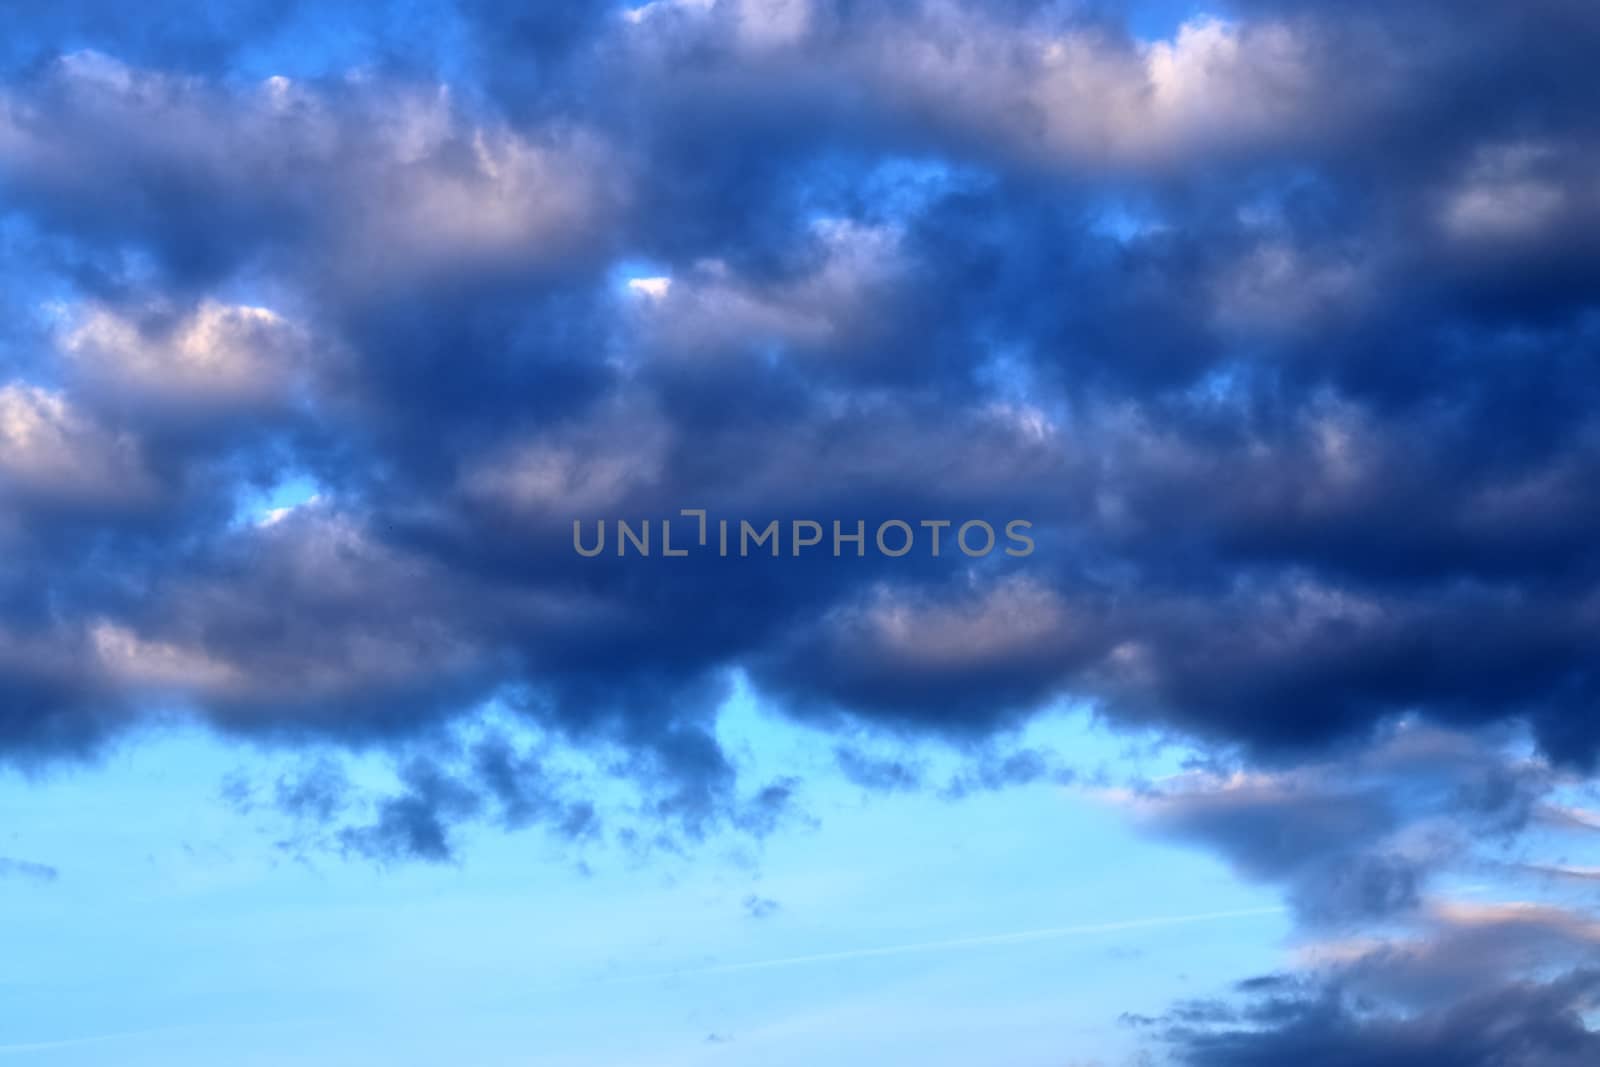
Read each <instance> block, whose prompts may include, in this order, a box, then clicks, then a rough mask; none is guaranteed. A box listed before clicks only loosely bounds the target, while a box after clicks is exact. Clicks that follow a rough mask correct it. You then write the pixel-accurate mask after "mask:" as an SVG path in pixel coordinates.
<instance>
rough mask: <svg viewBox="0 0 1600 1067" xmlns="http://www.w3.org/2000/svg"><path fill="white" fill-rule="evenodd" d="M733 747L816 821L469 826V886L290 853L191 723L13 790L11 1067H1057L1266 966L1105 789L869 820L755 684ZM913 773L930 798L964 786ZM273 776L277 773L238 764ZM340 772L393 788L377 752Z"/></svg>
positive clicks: (1058, 742)
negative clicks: (40, 870)
mask: <svg viewBox="0 0 1600 1067" xmlns="http://www.w3.org/2000/svg"><path fill="white" fill-rule="evenodd" d="M719 734H720V735H721V739H722V740H723V741H724V743H725V744H727V745H728V746H729V747H730V749H732V750H734V751H737V752H742V753H747V754H749V755H747V756H744V757H741V758H742V759H744V760H745V761H746V765H745V766H744V767H743V770H744V771H745V772H746V773H747V775H748V776H749V777H750V778H751V780H753V781H754V780H760V779H762V778H763V777H766V776H769V775H773V774H793V775H797V776H799V777H800V778H801V779H802V782H803V784H802V787H801V790H800V794H799V797H800V803H801V805H802V807H803V808H804V811H805V813H806V815H807V820H802V821H800V822H798V823H791V824H789V825H788V826H786V827H785V829H784V831H783V832H780V833H778V834H775V835H773V836H772V837H770V838H768V839H766V840H765V841H762V842H759V843H756V842H752V841H751V840H749V839H748V838H745V837H742V836H740V835H736V834H719V835H714V836H713V837H711V838H710V839H708V840H706V841H704V842H701V843H699V844H697V845H694V846H691V848H690V849H689V850H688V851H687V852H685V853H683V854H674V853H672V852H667V851H652V852H647V853H637V852H631V851H629V850H627V849H623V848H618V847H615V846H610V845H606V846H599V847H596V846H589V847H586V848H584V849H582V850H581V853H579V852H575V851H574V846H573V845H572V844H570V843H566V842H562V841H559V840H555V839H553V838H551V837H549V836H546V835H543V834H541V833H537V832H527V833H522V834H505V833H503V832H501V831H499V830H495V829H490V828H488V827H485V828H483V829H482V830H481V831H474V832H468V833H466V834H464V835H463V838H462V842H461V854H462V861H463V862H462V864H461V865H460V866H451V865H446V866H425V865H415V864H402V865H392V866H387V867H385V866H378V865H374V864H371V863H368V862H365V861H360V860H353V859H346V858H340V857H336V856H332V855H316V854H313V855H311V856H309V857H306V858H304V859H295V858H293V857H292V856H291V855H290V854H288V853H286V852H284V851H283V850H280V849H279V848H277V847H276V844H275V840H276V839H275V837H274V835H273V832H272V827H271V826H270V820H268V821H265V822H264V821H263V820H262V819H261V818H260V816H259V813H255V814H252V813H243V812H240V811H239V810H236V809H235V808H233V807H231V806H229V805H227V804H224V803H221V802H220V801H219V799H218V789H219V782H220V781H221V780H222V779H223V778H224V777H225V776H226V775H227V774H228V773H229V772H230V771H233V770H236V769H238V768H239V760H240V756H239V754H238V750H236V749H234V748H232V747H230V746H227V745H224V744H222V743H220V742H219V741H217V740H215V739H212V738H210V737H208V736H207V735H205V734H203V733H201V732H199V731H195V730H174V731H173V732H171V733H169V734H167V735H164V736H162V737H159V738H155V739H149V738H147V739H145V741H144V743H142V744H140V745H137V746H134V745H130V746H127V747H125V748H119V749H116V750H114V751H112V752H111V753H110V754H109V755H108V756H106V757H105V759H104V765H103V766H101V767H100V768H99V769H98V770H97V771H96V772H95V773H93V774H79V773H75V772H74V771H72V770H63V771H61V772H59V773H57V774H55V775H53V776H52V777H51V778H49V779H48V780H46V781H43V782H33V783H32V784H31V785H30V784H29V783H26V782H24V781H22V780H20V779H19V778H16V777H8V778H5V779H0V811H4V812H6V813H7V814H8V816H9V817H8V818H7V820H6V822H7V825H8V826H9V827H10V829H9V830H8V831H7V832H6V834H5V836H4V837H3V838H0V842H3V845H0V854H6V855H13V856H15V857H18V858H23V859H26V860H28V861H31V862H36V863H46V864H49V865H51V866H54V867H56V868H57V869H58V870H59V871H60V877H59V878H58V879H57V880H56V881H54V882H50V883H44V882H36V881H25V880H17V879H9V880H4V881H0V916H3V918H0V941H3V943H4V944H5V945H6V946H7V950H6V952H5V953H4V954H0V990H3V991H4V996H3V997H0V1000H3V1003H4V1004H5V1011H4V1013H3V1014H0V1056H5V1057H8V1058H9V1059H11V1060H15V1061H17V1062H27V1063H41V1064H44V1063H50V1064H90V1063H104V1062H107V1057H108V1056H109V1057H111V1058H114V1059H115V1061H116V1062H118V1063H120V1064H143V1063H150V1064H154V1063H161V1064H166V1065H171V1064H186V1063H197V1064H198V1063H213V1062H216V1060H217V1058H218V1057H219V1056H221V1055H225V1056H226V1058H227V1060H228V1062H230V1063H235V1062H237V1063H253V1062H260V1063H280V1062H285V1061H287V1060H293V1061H294V1062H298V1063H311V1064H317V1063H330V1064H331V1063H338V1064H351V1063H386V1064H409V1063H418V1064H421V1063H436V1062H439V1061H440V1060H441V1059H449V1060H452V1061H454V1062H473V1063H481V1064H499V1063H506V1064H510V1063H519V1064H525V1063H528V1062H536V1063H540V1064H573V1065H579V1064H582V1065H592V1067H598V1065H601V1064H630V1063H639V1062H646V1061H648V1062H650V1063H652V1064H701V1063H705V1064H715V1063H750V1062H760V1063H763V1064H774V1065H781V1064H802V1063H804V1064H814V1063H815V1062H817V1061H818V1060H819V1059H822V1058H824V1057H827V1058H831V1059H833V1060H834V1061H836V1062H839V1063H841V1064H854V1063H861V1064H866V1063H881V1062H918V1063H924V1064H952V1065H953V1064H958V1063H959V1064H970V1063H972V1062H975V1060H989V1061H993V1060H994V1059H995V1058H997V1057H998V1058H999V1059H1001V1060H1003V1061H1004V1062H1007V1063H1014V1064H1030V1063H1037V1064H1041V1065H1043V1064H1054V1063H1059V1062H1060V1061H1061V1058H1062V1057H1063V1056H1064V1055H1077V1056H1083V1057H1087V1056H1091V1055H1107V1056H1109V1055H1111V1054H1114V1053H1120V1051H1125V1050H1127V1049H1129V1048H1131V1044H1130V1043H1131V1041H1132V1040H1133V1039H1134V1036H1135V1035H1134V1034H1133V1033H1132V1032H1130V1031H1128V1030H1127V1029H1126V1028H1124V1027H1122V1026H1120V1025H1119V1024H1118V1022H1117V1019H1118V1017H1119V1015H1120V1014H1121V1013H1122V1012H1125V1011H1129V1010H1133V1011H1139V1010H1148V1011H1150V1012H1152V1013H1153V1012H1156V1011H1158V1010H1159V1009H1160V1008H1161V1007H1162V1006H1163V1005H1164V1004H1165V1003H1166V1002H1168V1001H1169V1000H1170V999H1172V998H1173V997H1178V996H1184V995H1198V994H1201V993H1206V992H1211V991H1214V990H1215V989H1217V988H1220V987H1222V986H1224V985H1225V984H1226V983H1227V982H1228V981H1231V980H1232V979H1235V978H1237V977H1238V976H1239V974H1240V973H1247V972H1250V971H1252V970H1270V969H1272V968H1273V967H1274V965H1275V964H1276V963H1277V962H1278V960H1279V951H1280V949H1279V945H1280V942H1281V939H1282V938H1283V936H1284V935H1285V932H1286V930H1287V919H1286V917H1284V916H1283V915H1282V914H1281V912H1280V911H1278V910H1276V909H1277V907H1278V904H1279V902H1278V901H1277V900H1276V899H1275V898H1274V897H1273V895H1272V894H1271V893H1270V892H1267V891H1265V890H1262V889H1260V888H1258V887H1251V886H1246V885H1241V884H1240V883H1238V882H1237V881H1236V880H1235V879H1233V878H1232V877H1230V876H1229V874H1228V873H1227V871H1226V870H1225V869H1224V868H1223V866H1222V865H1221V864H1220V863H1219V862H1218V861H1217V860H1216V859H1214V858H1212V857H1209V856H1207V855H1205V854H1203V853H1200V852H1198V851H1195V852H1190V851H1184V850H1176V849H1173V848H1171V847H1169V846H1166V845H1163V844H1160V843H1157V842H1153V841H1150V840H1147V839H1145V838H1143V837H1141V836H1139V835H1138V834H1137V833H1135V832H1134V831H1133V830H1132V829H1131V828H1130V827H1129V825H1128V824H1127V822H1126V821H1125V819H1124V817H1123V815H1122V814H1121V813H1119V812H1118V811H1117V810H1116V809H1115V808H1114V806H1111V805H1107V804H1105V803H1102V802H1100V801H1099V800H1097V799H1096V798H1095V796H1094V790H1093V789H1092V788H1085V787H1067V786H1062V785H1059V784H1055V783H1044V782H1041V783H1036V784H1033V785H1029V786H1018V787H1012V788H1007V789H1001V790H996V791H990V792H983V791H980V792H974V793H970V794H969V795H967V796H966V797H965V798H964V799H962V800H960V801H951V800H946V799H942V798H940V797H939V796H938V795H936V793H932V792H915V793H904V794H896V795H884V794H879V793H870V792H868V791H866V790H863V789H862V788H860V787H859V786H856V785H854V784H852V783H850V782H848V781H847V780H845V779H844V778H843V777H842V776H841V775H839V774H838V773H837V772H836V771H834V770H833V769H832V762H833V756H832V745H833V743H834V742H833V740H832V739H831V738H830V737H829V736H827V735H823V734H821V733H814V732H813V731H811V730H809V729H808V728H806V727H803V726H797V725H795V724H794V723H793V722H792V721H790V720H788V719H785V718H783V717H781V716H779V715H776V714H774V713H772V712H771V711H769V710H767V709H764V708H762V707H760V706H759V705H758V704H757V703H756V701H755V699H754V698H753V697H752V695H751V693H750V691H749V690H748V688H747V687H743V686H740V687H738V688H737V690H736V692H735V695H734V696H733V698H732V699H731V700H730V701H729V703H728V706H727V707H726V708H725V709H724V711H723V716H722V721H721V724H720V727H719ZM1015 741H1016V743H1017V744H1025V745H1035V746H1049V747H1050V748H1051V749H1052V750H1053V751H1055V752H1056V753H1057V754H1058V755H1059V756H1060V757H1061V758H1062V760H1063V761H1064V762H1065V763H1067V764H1069V765H1071V766H1074V767H1078V768H1080V769H1089V770H1094V769H1107V770H1110V771H1111V772H1112V773H1114V774H1121V773H1140V774H1149V775H1156V774H1159V773H1162V772H1163V771H1164V770H1166V769H1169V768H1171V767H1174V766H1176V765H1177V762H1178V761H1179V760H1181V753H1180V752H1178V751H1176V750H1167V749H1154V750H1149V749H1145V748H1143V747H1141V746H1138V745H1134V746H1131V747H1130V744H1129V742H1128V740H1127V739H1125V738H1121V737H1117V736H1115V735H1113V734H1111V733H1109V732H1107V731H1106V730H1104V729H1102V728H1100V727H1098V726H1095V725H1094V724H1093V723H1092V721H1091V720H1090V718H1089V717H1088V716H1087V715H1085V714H1083V713H1082V712H1070V711H1063V712H1062V713H1061V714H1059V715H1055V716H1050V717H1048V718H1047V719H1046V720H1045V721H1044V722H1042V723H1041V724H1040V725H1038V726H1036V727H1034V728H1032V729H1030V730H1029V731H1028V732H1027V733H1026V735H1024V736H1022V737H1019V738H1016V739H1015ZM890 747H891V748H893V747H894V746H890ZM757 754H759V755H757ZM912 755H920V757H921V758H923V759H924V760H925V761H926V762H927V763H928V765H929V768H930V774H931V775H932V777H933V780H934V781H938V780H939V778H938V774H939V772H940V771H941V769H947V768H949V767H953V766H954V765H955V763H956V759H955V753H954V752H952V751H942V752H941V751H938V750H936V749H935V750H926V751H923V752H921V753H913V754H912ZM282 766H283V760H282V759H281V758H280V757H279V756H278V755H277V754H275V753H273V752H272V751H270V750H265V749H263V750H260V751H259V752H257V754H255V755H253V756H250V757H248V759H247V762H246V764H245V767H244V769H245V770H246V771H248V772H251V773H255V774H258V775H265V776H267V777H268V778H270V777H271V776H272V775H273V774H275V773H277V772H278V771H279V770H281V768H282ZM347 766H348V767H349V769H350V775H351V778H352V779H353V780H354V781H356V782H357V783H358V784H360V785H366V786H375V787H377V786H382V785H383V784H384V783H386V782H388V781H389V780H390V775H389V772H388V770H387V768H386V763H385V760H384V758H383V757H382V755H381V754H378V753H368V754H365V755H361V756H357V757H354V758H352V759H349V760H347ZM130 810H138V811H141V812H146V813H149V815H148V817H147V818H146V819H145V820H143V821H142V822H140V823H138V824H130V823H129V822H128V820H126V818H125V817H124V813H125V812H127V811H130ZM22 811H26V812H27V816H28V817H27V818H26V819H25V820H24V819H22V818H20V813H21V812H22ZM886 842H887V843H889V844H886ZM580 854H581V859H582V861H583V864H582V867H581V868H580V865H579V863H578V862H577V860H578V858H579V856H580ZM750 898H755V899H757V900H760V901H767V902H771V903H770V905H768V906H767V907H765V908H757V909H754V910H756V911H769V913H768V914H766V915H765V916H764V917H755V916H753V915H752V914H751V911H752V909H751V908H749V907H748V906H747V903H746V902H747V901H748V900H749V899H750ZM201 1020H203V1024H202V1023H200V1022H199V1021H201ZM118 1035H121V1036H118Z"/></svg>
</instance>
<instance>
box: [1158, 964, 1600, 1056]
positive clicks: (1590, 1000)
mask: <svg viewBox="0 0 1600 1067" xmlns="http://www.w3.org/2000/svg"><path fill="white" fill-rule="evenodd" d="M1597 987H1600V975H1596V974H1595V973H1594V972H1593V971H1575V972H1573V973H1571V974H1569V975H1566V976H1564V977H1561V978H1558V979H1554V980H1550V981H1543V982H1535V981H1530V982H1526V983H1518V984H1513V985H1507V986H1506V987H1504V988H1502V989H1498V990H1494V991H1492V992H1488V993H1483V994H1479V995H1477V996H1475V997H1472V998H1469V999H1467V1000H1464V1001H1462V1002H1461V1003H1459V1004H1457V1005H1454V1006H1452V1007H1451V1008H1450V1009H1449V1010H1447V1011H1444V1012H1441V1013H1438V1014H1430V1015H1425V1016H1420V1017H1409V1018H1407V1017H1397V1016H1387V1015H1374V1014H1373V1013H1372V1012H1371V1011H1370V1009H1369V1008H1368V1007H1366V1006H1363V1005H1358V1004H1352V1003H1351V1002H1350V1001H1349V1000H1348V999H1346V998H1345V997H1343V996H1341V995H1340V993H1339V991H1338V990H1337V989H1316V988H1311V989H1305V990H1296V991H1294V992H1292V993H1290V994H1289V995H1287V996H1277V997H1272V998H1270V999H1264V1000H1258V1001H1256V1002H1255V1003H1253V1004H1252V1005H1250V1006H1249V1007H1247V1008H1246V1009H1244V1010H1243V1011H1242V1012H1240V1013H1238V1014H1237V1015H1232V1016H1231V1017H1227V1018H1222V1019H1217V1018H1211V1019H1201V1020H1194V1019H1189V1018H1185V1017H1183V1016H1182V1015H1181V1014H1179V1013H1175V1014H1174V1015H1171V1016H1168V1017H1167V1019H1166V1020H1164V1022H1165V1023H1166V1026H1167V1030H1166V1036H1167V1039H1168V1040H1169V1041H1170V1043H1171V1044H1172V1046H1173V1047H1174V1051H1175V1055H1176V1060H1177V1062H1179V1063H1182V1064H1186V1065H1190V1067H1258V1065H1259V1067H1267V1065H1269V1064H1281V1063H1302V1064H1307V1065H1317V1067H1321V1065H1328V1067H1332V1065H1334V1064H1354V1063H1359V1064H1364V1065H1366V1064H1371V1065H1373V1067H1388V1065H1393V1067H1400V1065H1407V1067H1410V1065H1417V1067H1432V1065H1437V1067H1446V1065H1448V1067H1466V1065H1484V1067H1487V1065H1489V1064H1525V1065H1528V1067H1535V1065H1537V1067H1578V1065H1579V1064H1584V1063H1589V1062H1592V1061H1593V1059H1594V1057H1595V1056H1596V1055H1600V1037H1597V1036H1596V1035H1595V1034H1594V1032H1593V1031H1591V1030H1589V1029H1587V1028H1586V1027H1585V1026H1584V1023H1583V1015H1584V1013H1585V1012H1587V1011H1592V1010H1593V1007H1594V1004H1595V993H1596V989H1597ZM1196 1021H1199V1022H1213V1023H1215V1024H1217V1025H1214V1026H1211V1027H1206V1028H1201V1027H1196V1026H1192V1025H1190V1024H1191V1023H1193V1022H1196ZM1228 1024H1234V1025H1233V1026H1232V1027H1230V1026H1229V1025H1228ZM1241 1024H1242V1025H1241Z"/></svg>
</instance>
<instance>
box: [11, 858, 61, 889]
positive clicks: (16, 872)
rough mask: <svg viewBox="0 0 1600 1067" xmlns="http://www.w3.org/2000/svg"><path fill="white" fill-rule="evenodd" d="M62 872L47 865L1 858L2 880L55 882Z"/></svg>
mask: <svg viewBox="0 0 1600 1067" xmlns="http://www.w3.org/2000/svg"><path fill="white" fill-rule="evenodd" d="M60 877H61V872H60V871H58V870H56V869H55V868H54V867H51V866H50V865H49V864H45V863H33V862H31V861H29V860H18V859H10V858H8V857H5V856H0V878H15V879H18V880H20V881H24V882H41V883H43V882H54V881H55V880H56V879H57V878H60Z"/></svg>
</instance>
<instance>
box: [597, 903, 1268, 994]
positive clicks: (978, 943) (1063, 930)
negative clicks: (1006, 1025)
mask: <svg viewBox="0 0 1600 1067" xmlns="http://www.w3.org/2000/svg"><path fill="white" fill-rule="evenodd" d="M1284 910H1285V909H1284V908H1283V907H1282V906H1278V907H1270V908H1240V909H1237V910H1234V911H1207V912H1200V913H1199V914H1196V915H1163V916H1157V917H1155V918H1148V919H1124V920H1122V921H1121V922H1105V923H1083V924H1080V925H1077V926H1054V927H1047V928H1045V929H1041V930H1017V931H1014V932H1012V933H1007V934H982V935H979V936H977V937H957V938H951V939H949V940H945V941H919V942H916V943H913V944H909V945H885V946H881V947H878V948H853V949H845V950H843V951H840V952H817V953H813V954H811V955H807V956H785V957H782V958H780V959H772V960H753V961H750V962H746V963H722V964H713V965H711V966H709V967H693V968H688V969H685V970H677V971H663V972H660V973H658V974H647V975H639V976H637V977H633V978H619V979H616V981H617V982H649V981H655V980H657V979H660V978H678V977H681V976H685V975H699V974H732V973H735V972H738V971H760V970H767V969H770V968H775V967H797V966H800V965H802V964H807V963H833V962H836V961H839V960H860V959H870V958H872V957H876V956H902V955H908V954H910V953H913V952H937V951H940V950H942V949H963V948H985V947H988V946H990V945H1017V944H1026V943H1028V942H1032V941H1049V940H1052V939H1054V938H1059V937H1080V936H1083V935H1085V934H1110V933H1116V932H1118V931H1120V930H1143V929H1148V928H1150V927H1156V926H1182V925H1186V924H1188V923H1203V922H1214V921H1216V920H1218V919H1243V918H1248V917H1250V916H1260V915H1278V914H1281V913H1282V912H1283V911H1284Z"/></svg>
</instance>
